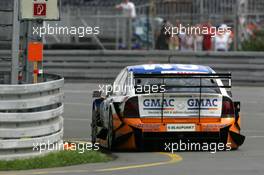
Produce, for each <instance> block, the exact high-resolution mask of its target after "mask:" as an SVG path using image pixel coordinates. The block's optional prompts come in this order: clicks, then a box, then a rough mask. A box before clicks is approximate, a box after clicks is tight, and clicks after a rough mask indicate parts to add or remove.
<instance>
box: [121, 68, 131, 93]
mask: <svg viewBox="0 0 264 175" xmlns="http://www.w3.org/2000/svg"><path fill="white" fill-rule="evenodd" d="M125 87H126V89H125V91H124V94H123V95H126V94H128V93H129V92H130V91H131V90H132V89H134V87H133V84H132V73H131V72H128V73H127V77H126V81H125Z"/></svg>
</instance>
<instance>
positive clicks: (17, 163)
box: [0, 151, 111, 171]
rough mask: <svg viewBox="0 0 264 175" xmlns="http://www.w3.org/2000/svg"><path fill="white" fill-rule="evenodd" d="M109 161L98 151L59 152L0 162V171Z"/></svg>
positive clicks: (107, 157) (108, 158)
mask: <svg viewBox="0 0 264 175" xmlns="http://www.w3.org/2000/svg"><path fill="white" fill-rule="evenodd" d="M110 160H111V158H110V157H109V156H107V155H105V154H103V153H101V152H98V151H85V152H84V153H79V152H78V151H60V152H55V153H50V154H47V155H45V156H41V157H35V158H29V159H21V160H11V161H0V171H10V170H28V169H40V168H54V167H63V166H70V165H78V164H85V163H97V162H107V161H110Z"/></svg>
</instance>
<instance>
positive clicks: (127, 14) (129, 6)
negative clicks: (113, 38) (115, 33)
mask: <svg viewBox="0 0 264 175" xmlns="http://www.w3.org/2000/svg"><path fill="white" fill-rule="evenodd" d="M115 8H116V9H119V10H122V14H123V15H122V16H123V18H122V22H121V24H122V29H123V30H122V47H124V48H126V47H127V48H128V49H131V42H132V33H133V31H132V28H133V26H132V20H133V19H135V18H136V7H135V4H134V3H133V2H130V1H129V0H123V2H122V3H121V4H118V5H116V6H115Z"/></svg>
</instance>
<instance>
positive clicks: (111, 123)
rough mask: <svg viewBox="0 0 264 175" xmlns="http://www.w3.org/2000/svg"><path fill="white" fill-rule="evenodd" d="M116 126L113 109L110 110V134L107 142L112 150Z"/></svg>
mask: <svg viewBox="0 0 264 175" xmlns="http://www.w3.org/2000/svg"><path fill="white" fill-rule="evenodd" d="M113 130H114V127H113V116H112V110H111V109H110V111H109V120H108V135H107V144H108V149H109V150H110V151H111V150H113V144H114V138H115V136H114V131H113Z"/></svg>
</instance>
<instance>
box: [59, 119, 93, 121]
mask: <svg viewBox="0 0 264 175" xmlns="http://www.w3.org/2000/svg"><path fill="white" fill-rule="evenodd" d="M64 120H69V121H90V120H89V118H87V119H86V118H64Z"/></svg>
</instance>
